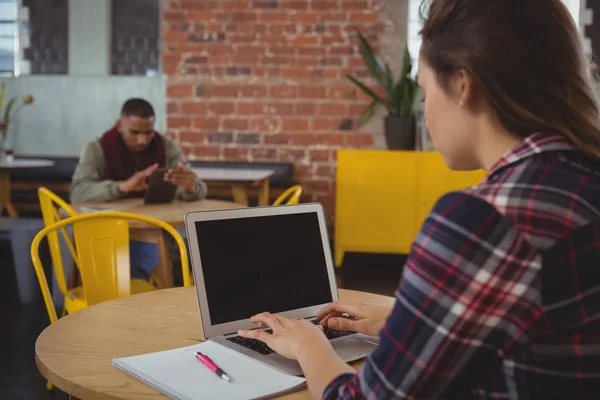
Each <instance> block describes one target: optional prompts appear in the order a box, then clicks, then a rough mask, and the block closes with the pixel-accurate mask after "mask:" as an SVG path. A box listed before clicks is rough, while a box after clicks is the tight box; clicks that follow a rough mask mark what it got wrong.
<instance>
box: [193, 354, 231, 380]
mask: <svg viewBox="0 0 600 400" xmlns="http://www.w3.org/2000/svg"><path fill="white" fill-rule="evenodd" d="M195 354H196V358H197V359H198V360H200V361H202V364H204V365H206V366H207V367H208V368H210V370H211V371H213V372H214V373H215V374H217V375H219V376H220V377H221V378H223V379H225V380H226V381H227V382H231V378H230V377H229V375H227V374H226V373H225V371H223V370H222V369H221V368H219V366H218V365H217V364H215V363H214V362H213V360H211V359H210V358H209V357H208V356H207V355H206V354H202V353H200V352H199V351H197V352H196V353H195Z"/></svg>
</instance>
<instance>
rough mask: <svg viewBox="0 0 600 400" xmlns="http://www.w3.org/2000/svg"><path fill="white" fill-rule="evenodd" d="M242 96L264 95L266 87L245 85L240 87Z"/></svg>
mask: <svg viewBox="0 0 600 400" xmlns="http://www.w3.org/2000/svg"><path fill="white" fill-rule="evenodd" d="M240 93H241V96H242V97H266V96H267V87H266V86H262V85H246V86H241V87H240Z"/></svg>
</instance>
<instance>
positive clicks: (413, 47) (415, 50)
mask: <svg viewBox="0 0 600 400" xmlns="http://www.w3.org/2000/svg"><path fill="white" fill-rule="evenodd" d="M561 1H562V2H563V3H564V4H565V6H567V8H568V9H569V12H570V13H571V15H572V16H573V19H574V20H575V24H577V26H579V8H580V2H581V1H580V0H561ZM421 2H422V0H408V29H407V43H408V50H409V51H410V56H411V59H412V60H413V74H416V72H417V62H418V58H419V49H420V48H421V36H420V35H419V31H420V30H421V28H422V27H423V21H422V20H421V18H420V15H419V7H420V6H421Z"/></svg>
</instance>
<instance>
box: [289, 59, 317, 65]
mask: <svg viewBox="0 0 600 400" xmlns="http://www.w3.org/2000/svg"><path fill="white" fill-rule="evenodd" d="M317 65H318V62H317V59H316V58H314V57H310V58H296V59H294V66H295V67H316V66H317Z"/></svg>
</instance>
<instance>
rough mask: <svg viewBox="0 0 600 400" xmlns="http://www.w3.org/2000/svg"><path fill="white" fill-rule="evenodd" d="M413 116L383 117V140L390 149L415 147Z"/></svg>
mask: <svg viewBox="0 0 600 400" xmlns="http://www.w3.org/2000/svg"><path fill="white" fill-rule="evenodd" d="M415 131H416V129H415V117H414V116H412V115H410V116H406V117H398V116H395V115H388V116H387V117H385V141H386V142H387V147H388V149H390V150H414V149H415Z"/></svg>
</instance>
